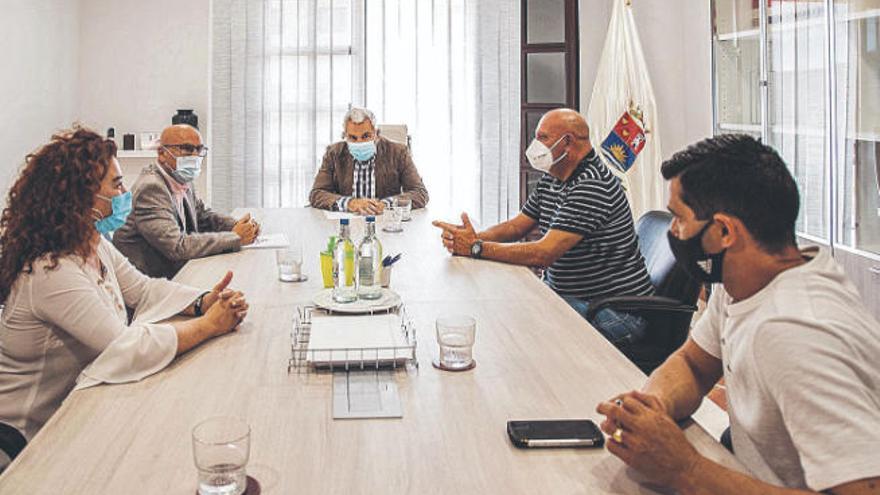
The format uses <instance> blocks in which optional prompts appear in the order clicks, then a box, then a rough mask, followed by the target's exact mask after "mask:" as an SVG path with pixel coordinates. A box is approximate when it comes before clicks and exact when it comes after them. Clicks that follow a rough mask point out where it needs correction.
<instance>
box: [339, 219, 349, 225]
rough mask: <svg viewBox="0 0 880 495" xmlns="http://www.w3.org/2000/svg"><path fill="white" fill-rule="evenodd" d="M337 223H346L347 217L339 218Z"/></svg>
mask: <svg viewBox="0 0 880 495" xmlns="http://www.w3.org/2000/svg"><path fill="white" fill-rule="evenodd" d="M339 225H348V219H347V218H340V219H339Z"/></svg>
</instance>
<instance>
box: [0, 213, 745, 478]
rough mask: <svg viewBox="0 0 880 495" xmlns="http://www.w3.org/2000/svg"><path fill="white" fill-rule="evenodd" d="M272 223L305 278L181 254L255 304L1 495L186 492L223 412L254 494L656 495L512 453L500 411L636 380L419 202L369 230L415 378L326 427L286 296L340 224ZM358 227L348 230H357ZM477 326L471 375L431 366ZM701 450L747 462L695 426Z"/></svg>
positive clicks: (295, 300) (562, 409) (609, 471)
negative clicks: (467, 252) (400, 303)
mask: <svg viewBox="0 0 880 495" xmlns="http://www.w3.org/2000/svg"><path fill="white" fill-rule="evenodd" d="M256 215H257V216H258V218H259V219H260V220H261V221H262V222H263V225H264V231H265V232H284V233H285V234H286V235H287V236H288V238H289V239H292V240H294V241H295V242H301V243H302V244H303V246H304V253H305V263H304V272H305V273H307V274H308V275H309V277H310V280H309V281H308V282H304V283H298V284H286V283H282V282H280V281H278V278H277V271H276V267H275V254H274V251H273V250H270V249H260V250H245V251H242V252H239V253H232V254H226V255H220V256H213V257H209V258H203V259H198V260H194V261H191V262H190V263H188V264H187V266H186V267H184V269H183V270H182V271H181V272H180V273H179V274H178V275H177V277H176V278H175V280H177V281H180V282H183V283H188V284H192V285H196V286H201V287H205V288H210V287H211V286H212V285H213V284H214V283H215V282H216V281H217V280H219V279H220V278H221V276H222V275H223V273H224V272H225V270H227V269H229V270H233V272H234V273H235V277H234V279H233V282H232V285H233V286H234V287H235V288H238V289H241V290H243V291H244V292H245V293H246V295H247V297H248V299H249V301H250V304H251V311H250V314H249V315H248V318H247V320H246V321H245V323H244V324H242V326H241V327H240V329H239V330H238V331H237V332H234V333H231V334H228V335H225V336H223V337H220V338H217V339H214V340H212V341H209V342H206V343H205V344H203V345H201V346H199V347H198V348H196V349H194V350H192V351H190V352H189V353H187V354H185V355H183V356H181V357H179V358H178V359H176V360H175V361H174V362H172V363H171V365H169V366H168V367H167V368H166V369H165V370H163V371H161V372H159V373H157V374H156V375H154V376H151V377H148V378H146V379H144V380H142V381H140V382H138V383H130V384H122V385H102V386H98V387H93V388H90V389H86V390H82V391H77V392H74V393H72V394H71V395H70V396H69V397H68V399H67V400H66V401H65V402H64V404H63V406H62V407H61V408H60V409H59V411H58V412H57V413H56V414H55V415H54V416H53V417H52V419H51V420H50V421H49V422H48V423H47V424H46V426H45V427H44V428H43V429H42V430H41V431H40V433H39V434H37V436H36V437H35V438H34V439H33V441H32V442H31V444H30V445H29V446H28V448H27V449H26V450H25V451H24V452H23V453H22V454H21V455H20V456H19V457H18V458H17V459H16V460H15V462H14V464H13V465H11V466H10V467H9V469H7V470H6V472H5V473H4V474H3V476H2V477H0V493H10V494H13V493H16V494H17V493H28V494H36V493H66V494H79V493H82V494H95V493H119V494H123V493H124V494H135V493H145V494H158V493H162V494H168V493H179V494H188V495H189V494H192V493H193V492H194V491H195V489H196V470H195V467H194V465H193V458H192V444H191V431H192V428H193V426H194V425H196V424H197V423H198V422H200V421H201V420H203V419H205V418H208V417H211V416H216V415H233V416H239V417H242V418H244V419H245V420H246V421H247V422H248V423H249V424H250V426H251V431H252V433H251V456H250V462H249V463H248V467H247V469H248V474H250V475H252V476H254V477H255V478H257V479H258V480H259V481H260V482H261V484H262V489H263V493H265V494H273V493H277V494H289V493H441V492H442V493H461V494H465V493H537V492H542V493H590V494H600V493H633V494H634V493H639V494H642V493H654V491H653V490H652V488H651V487H650V486H649V485H647V484H645V483H644V482H643V479H642V478H641V476H640V475H639V474H638V473H637V472H636V471H634V470H632V469H629V468H627V467H626V466H625V465H624V464H623V463H622V462H621V461H620V460H618V459H617V458H615V457H614V456H612V455H611V454H609V453H607V452H606V451H605V450H604V449H580V450H578V449H554V450H519V449H517V448H515V447H513V446H512V445H511V443H510V442H509V440H508V438H507V433H506V422H507V421H508V420H510V419H541V418H592V419H594V420H597V422H598V420H599V418H600V417H599V415H598V414H596V413H595V412H594V411H595V407H596V404H597V403H598V402H600V401H602V400H604V399H607V398H609V397H612V396H613V395H614V394H616V393H619V392H622V391H626V390H630V389H637V388H639V387H640V386H641V385H642V383H643V382H644V379H645V377H644V375H643V374H642V373H641V372H640V371H639V370H638V369H637V368H636V367H635V366H634V365H632V364H631V363H630V362H629V361H627V360H626V358H625V357H624V356H623V355H622V354H621V353H620V352H618V351H617V350H616V349H615V348H614V347H613V346H612V345H611V344H609V343H608V342H607V341H606V340H605V339H604V338H603V337H602V336H601V335H600V334H599V333H598V332H597V331H596V330H595V329H593V328H592V327H591V326H590V325H589V324H587V322H586V321H585V320H583V319H582V318H581V317H580V316H579V315H578V314H577V313H575V312H574V311H573V310H571V309H570V308H569V307H568V305H567V304H566V303H565V302H564V301H563V300H562V299H561V298H559V297H558V296H556V294H554V293H553V291H552V290H550V289H549V288H548V287H546V286H545V285H544V284H543V283H542V282H541V281H540V280H539V279H538V278H537V277H535V276H534V275H533V274H532V273H531V272H530V271H529V270H528V269H526V268H522V267H515V266H509V265H503V264H499V263H494V262H490V261H478V260H472V259H468V258H460V257H455V258H453V257H450V256H449V255H448V254H447V253H446V251H445V250H444V249H443V247H442V245H441V243H440V239H439V231H438V230H437V229H435V228H433V227H431V225H430V220H431V218H430V212H427V211H424V210H423V211H416V212H414V213H413V220H412V221H411V222H407V223H405V224H404V225H405V231H404V232H403V233H400V234H387V233H383V232H381V231H380V232H379V236H380V240H381V241H382V243H383V245H384V250H385V253H397V252H402V253H403V258H402V259H401V261H400V262H399V263H398V264H397V265H396V266H395V268H394V271H393V273H392V279H391V286H392V288H394V289H395V290H397V291H398V292H399V293H400V294H401V296H402V298H403V300H404V302H405V304H406V307H407V312H408V313H409V314H410V316H412V317H413V318H414V321H415V324H416V327H417V329H418V332H419V334H418V335H419V347H418V358H419V362H420V367H419V369H418V370H408V371H407V370H403V371H398V372H396V373H395V380H396V382H397V384H398V387H399V391H400V395H401V399H402V403H403V413H404V415H403V418H401V419H372V420H333V419H332V403H331V402H332V401H331V395H332V389H331V381H332V376H331V375H329V374H313V373H305V374H299V375H297V374H295V373H294V374H288V371H287V363H288V358H289V357H290V329H291V324H292V319H293V317H294V314H295V311H296V307H297V305H302V304H308V303H309V302H310V301H311V299H312V297H313V296H314V294H315V292H316V291H318V290H320V288H321V287H322V283H321V275H320V269H319V256H318V252H319V251H320V250H321V249H323V247H324V246H325V245H326V240H327V237H328V236H329V235H331V234H333V233H335V232H336V229H337V226H336V224H337V222H333V221H330V220H327V219H326V218H325V217H324V213H323V212H320V211H316V210H311V209H285V210H261V211H256ZM360 225H362V223H358V222H355V227H354V230H355V233H358V232H360V231H361V230H362V227H361V226H360ZM461 313H464V314H469V315H472V316H474V317H475V318H476V320H477V336H476V343H475V346H474V356H475V359H476V360H477V363H478V364H477V367H476V368H475V369H473V370H472V371H469V372H465V373H448V372H443V371H439V370H437V369H434V368H433V367H432V366H431V359H432V357H433V356H435V355H436V354H437V352H438V348H437V344H436V340H435V338H434V329H433V328H434V321H435V319H436V318H437V317H438V316H441V315H449V314H461ZM685 432H686V435H687V437H688V438H689V439H690V441H691V442H692V443H693V444H694V445H695V446H696V447H697V449H698V450H699V451H700V452H702V453H703V454H704V455H706V456H708V457H709V458H711V459H714V460H716V461H719V462H721V463H723V464H724V465H727V466H731V467H734V468H736V469H740V470H742V469H743V468H742V467H741V465H740V464H739V463H738V462H737V461H736V460H735V459H734V458H733V457H732V456H731V455H730V454H728V453H727V451H726V450H724V448H723V447H722V446H721V445H720V444H719V443H717V442H716V441H715V440H714V439H712V438H711V437H710V436H709V435H708V434H707V433H706V432H705V430H703V429H702V428H701V427H700V426H699V425H697V424H696V423H693V422H691V423H690V424H689V425H688V426H686V427H685Z"/></svg>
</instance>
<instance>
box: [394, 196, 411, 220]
mask: <svg viewBox="0 0 880 495" xmlns="http://www.w3.org/2000/svg"><path fill="white" fill-rule="evenodd" d="M396 206H397V208H400V220H401V221H402V222H409V221H410V220H412V199H410V198H397V205H396Z"/></svg>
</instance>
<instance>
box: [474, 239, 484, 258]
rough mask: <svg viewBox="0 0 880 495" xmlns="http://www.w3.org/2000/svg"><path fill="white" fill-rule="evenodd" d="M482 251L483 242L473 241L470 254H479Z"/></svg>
mask: <svg viewBox="0 0 880 495" xmlns="http://www.w3.org/2000/svg"><path fill="white" fill-rule="evenodd" d="M482 251H483V244H482V243H480V242H475V243H473V244H472V245H471V256H479V255H480V253H481V252H482Z"/></svg>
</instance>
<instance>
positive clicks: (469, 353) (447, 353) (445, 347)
mask: <svg viewBox="0 0 880 495" xmlns="http://www.w3.org/2000/svg"><path fill="white" fill-rule="evenodd" d="M476 331H477V320H475V319H474V318H473V317H471V316H465V315H459V316H443V317H440V318H437V344H439V345H440V366H441V367H443V368H446V369H450V370H461V369H465V368H468V367H470V366H471V365H472V364H473V362H474V335H475V334H476Z"/></svg>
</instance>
